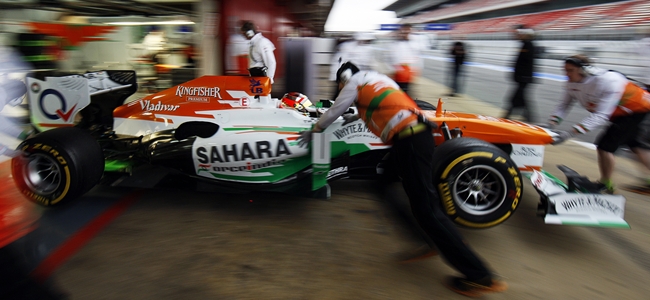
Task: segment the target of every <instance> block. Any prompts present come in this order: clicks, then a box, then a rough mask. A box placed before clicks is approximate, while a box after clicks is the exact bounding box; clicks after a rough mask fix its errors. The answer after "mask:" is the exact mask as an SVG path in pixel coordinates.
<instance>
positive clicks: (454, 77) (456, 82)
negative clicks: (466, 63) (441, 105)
mask: <svg viewBox="0 0 650 300" xmlns="http://www.w3.org/2000/svg"><path fill="white" fill-rule="evenodd" d="M462 67H463V65H458V64H454V65H453V68H452V72H451V93H452V94H456V93H460V86H461V78H460V77H461V76H462V74H461V72H462V70H461V69H462Z"/></svg>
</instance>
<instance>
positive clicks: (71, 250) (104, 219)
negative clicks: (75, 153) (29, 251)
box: [32, 191, 143, 281]
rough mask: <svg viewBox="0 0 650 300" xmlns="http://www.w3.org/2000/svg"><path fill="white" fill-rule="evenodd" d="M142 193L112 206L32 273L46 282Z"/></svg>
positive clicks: (140, 192) (136, 193)
mask: <svg viewBox="0 0 650 300" xmlns="http://www.w3.org/2000/svg"><path fill="white" fill-rule="evenodd" d="M142 193H143V191H136V192H133V193H131V194H128V195H126V196H125V197H124V198H122V199H121V200H120V201H119V202H117V203H116V204H114V205H113V206H111V207H110V208H109V209H107V210H106V211H104V212H103V213H102V214H100V215H99V216H98V217H96V218H95V219H93V220H92V221H90V222H89V223H88V224H86V226H84V227H83V228H81V229H80V230H79V231H77V232H76V233H75V234H74V235H72V236H71V237H70V238H68V239H67V240H66V241H65V242H63V244H61V245H60V246H59V247H58V248H57V249H55V250H54V251H52V253H50V255H49V256H48V257H46V258H45V259H44V260H43V261H42V262H41V263H40V264H39V265H38V267H36V269H34V271H33V272H32V275H33V276H34V278H36V279H37V280H40V281H45V280H46V279H47V278H48V277H50V276H51V275H52V273H54V271H55V270H56V269H57V268H58V267H59V266H61V265H62V264H63V263H64V262H66V261H67V260H68V259H69V258H70V257H71V256H72V255H74V254H75V253H77V251H79V250H80V249H81V248H82V247H83V246H85V245H86V244H87V243H88V242H89V241H90V240H91V239H92V238H93V237H94V236H95V235H97V234H98V233H99V232H100V231H101V230H102V229H104V227H106V226H107V225H108V224H110V223H111V222H112V221H113V220H114V219H115V218H117V217H119V216H120V215H121V214H122V213H123V212H124V211H126V209H127V208H129V206H131V204H133V203H135V201H136V200H138V198H139V197H140V195H142Z"/></svg>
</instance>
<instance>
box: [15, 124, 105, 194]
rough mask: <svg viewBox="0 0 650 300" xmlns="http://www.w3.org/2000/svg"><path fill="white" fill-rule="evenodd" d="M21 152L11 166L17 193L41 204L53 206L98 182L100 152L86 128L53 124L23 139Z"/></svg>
mask: <svg viewBox="0 0 650 300" xmlns="http://www.w3.org/2000/svg"><path fill="white" fill-rule="evenodd" d="M18 149H19V150H21V151H22V155H21V156H18V157H15V158H13V159H12V163H11V170H12V175H13V178H14V181H15V182H16V185H17V186H18V188H19V190H20V192H21V193H23V194H24V195H25V196H27V197H28V198H29V199H30V200H32V201H34V202H36V203H38V204H40V205H43V206H55V205H61V204H63V203H66V202H70V201H71V200H73V199H75V198H77V197H79V196H81V195H83V194H84V193H86V192H88V191H89V190H90V189H91V188H92V187H93V186H95V185H96V184H97V183H99V180H100V179H101V177H102V174H103V173H104V156H103V152H102V149H101V147H100V146H99V144H98V143H97V141H96V140H95V139H94V138H93V137H92V136H91V135H90V133H88V131H86V130H84V129H80V128H75V127H68V128H56V129H52V130H49V131H45V132H42V133H40V134H38V135H36V136H35V137H33V138H30V139H27V140H25V141H23V142H22V143H21V144H20V145H19V146H18Z"/></svg>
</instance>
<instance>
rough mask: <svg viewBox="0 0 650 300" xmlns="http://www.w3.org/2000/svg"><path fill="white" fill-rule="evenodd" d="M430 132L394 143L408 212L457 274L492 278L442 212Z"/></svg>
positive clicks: (474, 278)
mask: <svg viewBox="0 0 650 300" xmlns="http://www.w3.org/2000/svg"><path fill="white" fill-rule="evenodd" d="M434 146H435V144H434V141H433V137H432V136H431V132H430V131H426V130H425V131H423V132H421V133H418V134H415V135H412V136H410V137H406V138H403V139H400V140H396V141H395V143H394V145H393V149H394V150H395V153H396V154H397V163H398V164H397V168H398V172H399V174H400V176H401V177H402V185H403V186H404V190H405V191H406V194H407V195H408V198H409V201H410V204H411V211H412V212H413V216H414V217H415V219H416V220H417V222H418V224H419V225H420V227H421V228H422V230H423V231H424V232H425V233H426V234H427V236H428V237H429V238H430V239H431V241H433V243H434V244H435V245H436V247H437V248H438V251H439V252H440V254H442V256H443V257H444V258H445V259H446V260H447V262H448V263H449V264H450V265H452V266H453V267H454V268H456V270H458V271H459V272H461V273H462V274H463V275H465V276H466V277H467V278H468V279H470V280H478V279H483V278H486V277H488V276H491V273H490V271H489V270H488V269H487V267H486V266H485V264H484V263H483V262H482V261H481V259H480V258H479V257H478V256H477V255H476V254H475V253H474V252H473V251H472V250H471V249H470V248H469V246H468V245H467V244H466V243H465V241H464V240H463V237H462V236H461V235H460V232H459V231H458V229H457V228H456V225H455V224H454V223H453V222H452V221H451V219H449V217H447V215H446V214H445V213H444V212H443V210H442V204H441V203H440V197H439V196H438V192H437V191H436V188H435V186H434V184H433V175H432V171H431V170H432V169H433V148H434Z"/></svg>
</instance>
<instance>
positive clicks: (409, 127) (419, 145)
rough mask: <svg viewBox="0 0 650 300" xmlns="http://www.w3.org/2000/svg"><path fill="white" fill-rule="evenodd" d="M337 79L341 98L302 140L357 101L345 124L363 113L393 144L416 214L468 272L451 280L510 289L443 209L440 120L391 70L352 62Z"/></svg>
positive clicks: (460, 289) (471, 287)
mask: <svg viewBox="0 0 650 300" xmlns="http://www.w3.org/2000/svg"><path fill="white" fill-rule="evenodd" d="M337 83H338V85H339V88H340V89H341V92H340V94H339V96H338V98H336V101H334V104H333V105H332V107H330V109H328V110H327V111H326V112H325V113H324V114H323V115H322V116H321V117H320V119H319V120H318V122H316V124H314V127H313V128H312V129H311V130H309V131H303V132H301V133H300V136H299V138H298V143H299V145H300V146H301V147H302V146H306V145H307V144H308V143H309V142H310V141H311V139H312V133H313V132H322V131H323V130H324V129H325V128H327V127H328V126H329V125H331V124H332V123H333V122H334V121H335V120H336V119H337V118H338V117H339V116H341V115H343V113H345V112H346V111H347V110H348V108H349V107H350V106H351V105H353V104H356V106H357V109H358V110H359V113H358V114H357V115H353V116H349V115H346V116H344V118H345V122H344V125H345V124H346V123H349V122H352V121H355V120H357V119H359V118H360V119H362V120H363V121H364V122H365V123H366V125H367V126H368V129H370V131H371V132H372V133H374V134H375V135H377V136H378V137H380V138H381V140H382V142H384V143H385V144H388V145H392V147H393V150H395V151H394V153H395V154H396V155H397V169H398V173H399V175H400V177H401V178H402V185H403V187H404V190H405V191H406V194H407V195H408V198H409V202H410V205H411V211H412V213H413V216H414V217H415V219H416V220H417V222H418V224H419V225H420V227H421V228H422V230H423V231H424V232H425V233H426V234H427V236H428V237H429V238H430V239H431V241H433V243H434V244H435V246H436V247H437V248H438V250H439V251H440V253H441V254H442V256H443V258H444V259H446V260H447V262H448V263H449V264H450V265H452V266H453V267H454V268H456V269H457V270H458V271H459V272H460V273H462V274H463V275H464V277H451V278H449V280H448V281H447V282H446V283H445V284H446V286H447V287H449V288H450V289H452V290H453V291H455V292H457V293H460V294H464V295H467V296H480V295H481V294H483V293H485V292H500V291H504V290H506V289H507V285H506V284H505V283H504V282H502V281H499V280H495V279H494V277H493V274H492V272H491V271H490V270H489V269H488V268H487V266H486V265H485V264H484V263H483V262H482V261H481V259H480V258H479V257H478V256H477V255H476V254H475V253H474V252H473V251H472V250H471V249H470V247H469V246H468V245H467V242H466V241H465V240H464V239H463V237H462V236H461V234H460V232H459V231H458V229H457V228H456V225H455V224H454V223H453V222H452V221H451V219H450V218H449V217H448V216H447V215H446V214H445V212H443V211H442V203H441V201H440V197H439V196H438V193H437V191H436V187H435V186H434V184H433V173H432V170H433V150H434V146H435V143H434V140H433V135H432V129H433V128H434V127H435V126H436V125H435V124H432V123H431V122H428V121H427V120H426V119H425V118H424V117H423V116H422V115H421V114H420V113H419V112H420V109H419V108H418V106H417V104H416V103H415V102H414V101H413V100H412V99H411V98H410V97H409V96H407V95H406V94H405V93H404V91H402V90H401V89H400V87H399V86H398V85H397V83H396V82H395V81H393V80H392V79H390V78H389V77H388V76H386V75H383V74H380V73H378V72H375V71H359V68H357V67H356V66H355V65H354V64H352V63H350V62H346V63H344V64H343V65H342V66H341V68H339V70H338V72H337Z"/></svg>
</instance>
